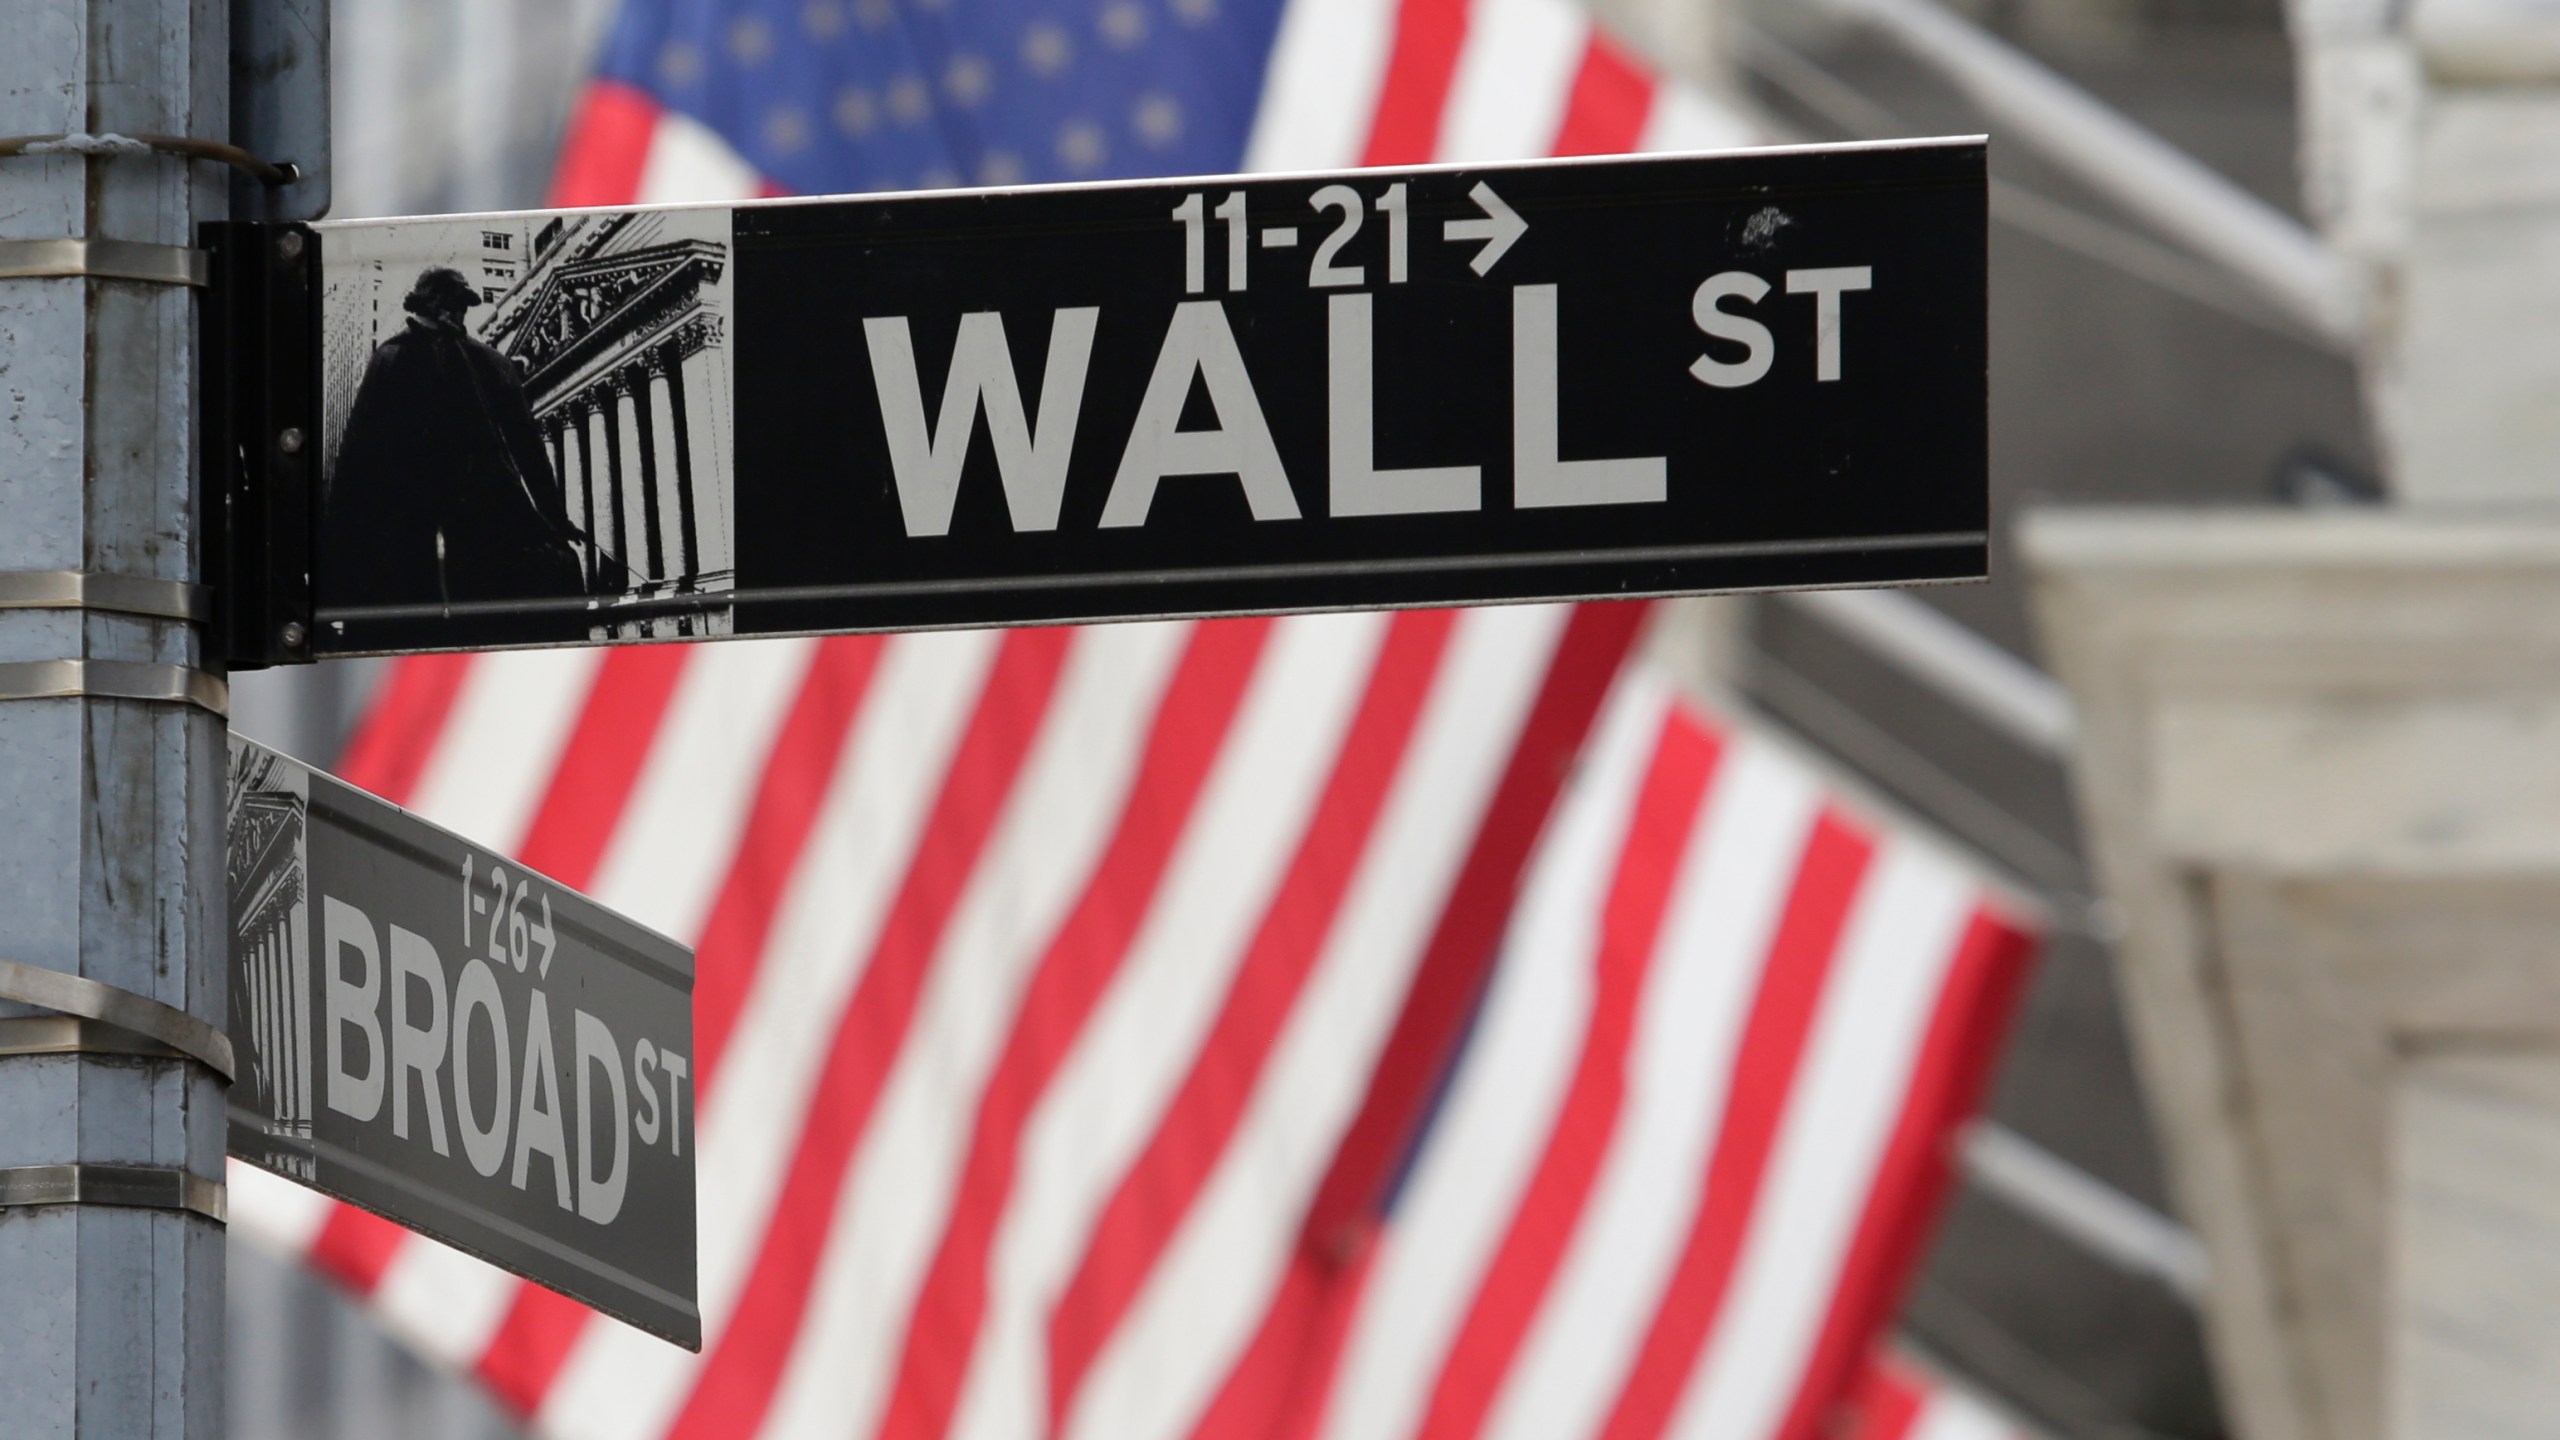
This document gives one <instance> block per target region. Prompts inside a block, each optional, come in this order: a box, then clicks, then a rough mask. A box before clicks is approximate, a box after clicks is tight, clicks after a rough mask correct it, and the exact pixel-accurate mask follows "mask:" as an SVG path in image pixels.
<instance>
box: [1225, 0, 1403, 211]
mask: <svg viewBox="0 0 2560 1440" xmlns="http://www.w3.org/2000/svg"><path fill="white" fill-rule="evenodd" d="M1395 38H1396V7H1395V6H1394V5H1382V4H1379V3H1377V0H1290V3H1289V4H1288V5H1287V6H1286V7H1285V8H1284V9H1283V10H1282V11H1281V13H1280V31H1279V34H1278V36H1277V38H1276V39H1275V40H1274V41H1273V43H1272V47H1271V59H1270V61H1269V63H1268V64H1267V65H1266V66H1265V68H1264V71H1263V80H1262V102H1261V104H1260V106H1259V107H1258V108H1257V109H1256V110H1255V111H1254V116H1253V136H1252V138H1251V140H1249V141H1248V142H1247V143H1246V145H1245V152H1244V168H1245V169H1247V170H1264V171H1268V170H1338V169H1341V168H1343V167H1345V166H1350V165H1357V164H1359V163H1360V152H1361V151H1362V150H1363V149H1364V148H1366V147H1367V145H1368V143H1369V127H1370V124H1371V122H1372V121H1373V120H1374V119H1375V118H1376V116H1377V113H1378V98H1379V95H1380V93H1381V92H1382V91H1383V90H1384V89H1385V86H1386V77H1387V61H1388V58H1389V56H1390V55H1392V54H1393V52H1394V49H1395Z"/></svg>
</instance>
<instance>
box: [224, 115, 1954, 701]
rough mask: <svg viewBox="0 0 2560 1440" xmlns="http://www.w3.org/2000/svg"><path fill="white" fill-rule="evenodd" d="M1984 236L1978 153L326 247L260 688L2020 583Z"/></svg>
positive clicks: (378, 232) (393, 234)
mask: <svg viewBox="0 0 2560 1440" xmlns="http://www.w3.org/2000/svg"><path fill="white" fill-rule="evenodd" d="M1984 197H1985V188H1984V147H1983V145H1982V143H1981V142H1980V141H1978V140H1952V141H1927V142H1913V143H1907V144H1890V145H1863V146H1829V147H1807V148H1797V149H1785V150H1766V151H1754V152H1738V153H1732V154H1724V155H1699V156H1664V157H1637V158H1612V159H1593V160H1565V161H1548V162H1541V163H1535V164H1524V165H1504V166H1460V167H1433V168H1417V169H1402V170H1366V171H1352V172H1343V173H1339V174H1321V175H1298V176H1284V177H1270V178H1261V177H1256V178H1218V179H1192V180H1180V181H1171V182H1161V183H1157V182H1149V183H1127V184H1107V185H1085V186H1062V187H1054V188H1043V189H1024V190H1001V191H997V190H991V191H962V192H945V193H939V194H923V195H912V196H883V197H877V198H862V197H854V198H834V199H822V200H807V201H773V202H761V203H755V204H746V205H738V206H722V207H693V208H684V207H676V208H658V209H646V210H634V211H584V212H562V213H538V214H515V215H490V216H480V217H461V218H450V219H436V220H402V221H383V222H352V223H347V224H330V225H323V226H320V227H317V229H316V232H315V233H314V234H313V236H312V250H313V251H314V252H315V253H316V254H317V256H318V257H319V259H318V269H317V281H316V283H317V285H318V292H317V300H318V307H317V309H318V317H317V321H316V328H317V329H318V331H319V336H320V339H319V342H318V344H319V360H318V363H317V366H316V371H317V380H316V392H317V393H316V398H315V400H314V402H313V405H312V419H311V422H310V423H311V427H312V430H313V432H314V436H315V438H316V439H317V441H318V445H319V454H318V459H319V461H320V466H319V469H320V471H321V474H320V476H319V477H318V481H317V483H318V485H319V491H318V494H317V496H316V497H314V498H316V500H317V504H316V505H310V506H308V511H307V513H309V514H311V515H313V516H316V519H313V520H311V521H309V522H307V523H308V527H309V528H308V531H307V533H306V532H304V531H300V530H297V531H295V532H294V533H293V534H292V535H290V536H286V537H285V538H284V540H283V541H282V542H280V543H284V544H286V545H287V546H288V547H290V546H292V545H301V546H307V547H308V550H309V556H310V562H309V565H308V567H307V569H308V573H309V576H310V581H309V587H310V588H309V592H308V593H309V599H310V608H309V610H308V611H302V612H298V613H297V614H295V615H293V616H291V617H289V618H291V619H293V620H295V621H297V622H298V623H300V624H301V626H302V628H301V629H297V630H294V631H292V632H290V633H291V634H292V636H293V637H294V638H296V639H298V640H300V641H302V642H303V643H302V644H301V645H300V646H299V647H290V646H289V647H287V648H286V649H285V650H284V651H282V652H279V653H276V654H273V655H271V656H269V657H267V658H297V657H299V656H300V655H303V654H328V653H339V654H344V653H367V652H397V651H412V650H433V649H455V648H485V647H494V646H507V645H548V644H563V643H611V642H616V641H626V640H646V639H675V638H689V637H696V636H707V635H731V634H735V635H748V634H792V633H810V632H839V631H854V630H885V629H909V628H922V627H931V626H948V625H1005V624H1026V623H1043V622H1050V621H1070V620H1098V619H1117V618H1131V617H1140V616H1167V615H1211V614H1235V613H1268V612H1282V611H1293V610H1331V609H1347V608H1361V607H1370V606H1396V605H1420V604H1444V603H1482V602H1496V601H1510V600H1546V599H1567V598H1591V597H1603V598H1605V597H1620V596H1638V595H1663V594H1680V593H1694V592H1701V591H1714V590H1742V589H1762V588H1801V587H1812V586H1825V585H1872V584H1888V583H1902V582H1923V581H1943V580H1959V579H1970V578H1977V577H1980V576H1981V575H1983V574H1984V573H1985V566H1986V545H1985V527H1986V524H1987V513H1988V511H1987V505H1988V500H1987V483H1986V474H1987V463H1986V442H1985V419H1986V404H1985V337H1984V315H1985V293H1986V285H1985V252H1984V239H1985V205H1984ZM264 233H265V234H272V233H273V232H264ZM300 263H303V264H309V263H310V261H309V260H308V258H307V257H306V258H305V259H304V260H303V261H301V262H300ZM262 283H266V282H262ZM287 328H290V327H289V326H288V327H287ZM266 343H268V344H270V345H272V344H275V343H277V342H275V341H274V340H273V338H272V336H269V337H268V338H267V341H266ZM244 413H245V412H244ZM261 413H268V412H261ZM242 423H243V424H244V425H246V424H250V423H260V422H252V421H243V422H242ZM302 443H303V442H302V441H301V440H300V439H299V438H297V443H296V445H295V446H294V447H290V448H291V449H292V450H293V451H294V453H295V454H296V455H297V456H298V457H299V458H298V459H297V460H295V461H294V464H293V466H285V467H284V469H285V470H286V471H289V472H291V473H302V471H300V470H296V469H295V468H294V467H295V466H304V465H305V463H306V462H307V460H308V459H309V458H310V457H308V456H303V455H301V454H300V446H301V444H302ZM243 453H249V452H243ZM303 483H305V484H309V483H312V482H310V481H307V480H306V481H305V482H303ZM272 508H273V513H274V514H275V515H280V516H285V517H292V516H297V515H301V514H304V513H306V511H305V509H304V508H303V507H300V506H297V505H295V504H292V503H282V504H278V505H275V506H274V507H272ZM244 513H245V512H244ZM270 523H271V524H281V525H284V526H286V527H287V528H290V527H291V526H292V524H293V523H294V522H292V521H291V520H290V519H287V520H284V521H270ZM274 572H275V573H276V574H279V575H284V576H285V577H286V578H285V580H283V581H280V582H278V584H277V585H276V586H275V587H274V589H275V593H278V594H283V595H288V596H290V595H292V594H295V593H297V592H296V590H295V587H296V586H298V585H300V583H301V581H300V578H299V577H300V575H301V574H302V573H303V572H302V571H301V570H300V569H296V568H294V567H293V566H292V565H290V564H283V565H278V566H275V567H274ZM270 628H271V629H281V627H272V626H271V627H270ZM253 648H254V647H253ZM269 648H270V649H272V648H274V647H273V646H272V645H270V646H269Z"/></svg>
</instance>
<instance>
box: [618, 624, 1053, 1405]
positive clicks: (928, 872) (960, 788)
mask: <svg viewBox="0 0 2560 1440" xmlns="http://www.w3.org/2000/svg"><path fill="white" fill-rule="evenodd" d="M1073 634H1074V632H1073V631H1069V630H1047V629H1043V630H1016V631H1013V632H1010V633H1008V634H1007V635H1006V636H1005V637H1004V639H1003V641H1002V642H1001V645H1000V647H999V649H998V651H997V653H996V659H995V663H994V666H993V667H992V668H991V669H990V670H989V672H988V675H987V680H986V684H985V688H984V689H983V690H982V691H981V693H980V695H979V698H978V703H977V707H976V710H975V712H974V713H973V714H972V715H971V716H970V719H969V728H968V730H967V731H966V732H965V733H964V734H963V735H962V736H961V738H960V743H959V746H958V748H957V749H956V750H955V751H954V752H953V755H952V760H951V766H950V769H949V770H948V771H947V772H945V774H944V776H943V782H942V788H941V790H940V792H939V793H938V794H937V795H936V797H935V800H934V805H933V809H932V810H931V812H929V813H930V818H929V819H928V821H927V822H926V828H925V832H924V834H923V835H921V836H919V837H918V839H917V843H916V847H915V850H914V852H913V853H912V855H911V857H910V859H909V860H908V863H907V873H906V875H905V876H904V877H903V878H902V879H901V881H900V882H899V887H898V894H897V899H896V900H895V901H894V902H893V903H892V905H891V907H890V910H889V914H888V918H887V919H886V920H885V921H884V922H883V923H882V925H881V928H880V934H879V936H878V938H877V939H876V940H875V941H874V942H873V945H872V951H871V954H870V955H869V956H868V957H866V959H865V963H864V965H863V968H862V972H861V974H862V978H861V979H860V980H859V981H858V982H856V984H855V988H854V993H853V997H852V999H851V1000H850V1001H848V1002H847V1004H846V1006H845V1009H844V1014H843V1017H842V1018H841V1019H840V1020H839V1021H838V1022H837V1026H836V1031H835V1035H834V1038H833V1039H832V1040H831V1041H830V1042H829V1044H828V1049H827V1057H826V1062H825V1069H824V1070H822V1071H821V1072H820V1073H819V1078H818V1082H817V1084H816V1086H815V1087H814V1088H813V1090H812V1091H811V1095H810V1104H809V1111H808V1115H807V1120H806V1126H805V1128H804V1129H803V1130H802V1132H801V1134H800V1137H799V1143H798V1144H797V1146H795V1147H794V1149H793V1152H792V1156H791V1168H790V1171H789V1173H788V1174H787V1175H786V1176H785V1177H784V1180H783V1184H782V1189H781V1193H780V1195H779V1196H778V1198H777V1199H776V1201H775V1204H774V1211H773V1218H772V1221H771V1223H770V1224H769V1225H768V1226H767V1227H766V1229H765V1233H764V1238H763V1240H762V1242H761V1243H760V1244H759V1246H758V1248H757V1251H756V1259H755V1266H754V1269H753V1270H751V1271H750V1272H749V1274H748V1277H747V1282H746V1284H745V1286H744V1287H743V1288H742V1289H741V1290H740V1291H739V1294H738V1300H737V1306H736V1309H735V1311H734V1312H733V1313H732V1315H731V1316H730V1319H729V1323H728V1325H727V1326H726V1328H724V1329H723V1330H722V1331H721V1333H720V1334H719V1335H718V1336H716V1337H715V1338H714V1340H713V1343H712V1348H711V1353H710V1354H709V1355H707V1356H706V1357H705V1358H704V1362H703V1366H702V1370H701V1373H700V1375H699V1376H698V1377H697V1379H696V1380H695V1382H694V1387H693V1392H692V1393H691V1394H690V1395H689V1396H687V1397H686V1400H685V1405H684V1409H683V1410H682V1411H681V1412H680V1413H679V1414H678V1415H677V1416H676V1419H675V1423H674V1424H673V1425H671V1426H670V1427H668V1430H667V1434H668V1435H669V1437H671V1440H672V1437H684V1436H700V1437H713V1436H726V1435H741V1434H749V1433H752V1432H753V1431H754V1430H755V1429H756V1427H757V1426H758V1425H760V1424H761V1423H762V1421H763V1418H764V1413H765V1409H766V1407H767V1406H769V1405H770V1404H772V1402H773V1391H774V1387H775V1386H776V1385H777V1384H779V1383H780V1381H781V1378H782V1372H783V1369H784V1367H785V1366H786V1365H787V1364H788V1363H789V1362H790V1359H791V1353H792V1350H793V1349H794V1347H795V1344H796V1342H797V1340H798V1338H799V1333H800V1327H801V1324H802V1320H803V1317H804V1316H805V1315H806V1313H807V1311H808V1304H809V1293H810V1287H811V1285H812V1284H813V1283H814V1282H815V1280H816V1279H817V1267H818V1261H819V1258H820V1257H821V1256H822V1255H823V1254H824V1253H825V1250H826V1243H827V1234H828V1227H829V1223H830V1221H831V1219H832V1217H833V1215H834V1211H835V1204H836V1193H837V1191H838V1190H840V1189H841V1188H842V1187H843V1184H844V1174H845V1170H846V1167H848V1166H849V1165H851V1164H852V1163H853V1156H854V1152H855V1150H856V1149H857V1148H858V1146H859V1145H860V1143H861V1140H862V1136H863V1132H864V1131H865V1130H866V1129H867V1128H868V1126H869V1124H870V1119H871V1112H872V1109H873V1107H874V1105H875V1104H876V1103H877V1102H878V1100H879V1098H880V1091H881V1089H882V1087H883V1086H884V1085H886V1084H887V1081H888V1076H889V1070H890V1067H891V1066H892V1065H893V1064H894V1063H895V1062H896V1060H897V1057H898V1053H899V1051H900V1049H901V1048H902V1047H903V1046H904V1044H905V1041H906V1035H907V1030H908V1026H909V1024H910V1022H911V1021H912V1020H913V1019H914V1016H915V1009H916V1004H917V1001H918V999H919V998H920V997H921V995H922V993H923V989H924V984H925V979H926V976H927V974H928V972H929V970H930V968H931V966H932V963H933V959H934V956H935V953H936V952H937V951H938V950H939V949H940V948H941V944H942V936H943V931H944V929H945V928H946V927H947V926H948V924H949V922H950V919H951V913H952V911H953V909H954V908H955V907H956V906H957V905H958V904H959V901H960V896H961V894H962V892H963V891H964V890H965V889H966V887H967V885H968V881H969V877H970V875H971V874H972V873H974V872H975V871H976V870H977V868H978V860H979V856H980V854H981V853H982V852H983V851H984V850H985V848H986V843H987V837H988V835H989V834H990V833H992V832H993V831H994V829H995V826H996V822H997V820H998V819H999V818H1000V817H1001V816H1002V814H1003V812H1004V806H1005V801H1006V800H1007V798H1008V797H1010V796H1011V794H1012V792H1013V789H1014V785H1015V782H1016V780H1017V779H1018V778H1019V776H1020V775H1021V772H1022V765H1023V762H1024V759H1025V758H1026V757H1027V756H1028V755H1029V754H1030V751H1031V746H1032V743H1033V741H1034V740H1036V739H1037V738H1038V736H1039V733H1040V728H1041V724H1042V722H1043V721H1044V720H1045V718H1046V717H1047V714H1048V710H1049V703H1050V699H1051V697H1052V696H1053V695H1054V693H1055V691H1056V689H1057V681H1058V674H1059V671H1060V670H1061V669H1062V668H1063V667H1064V665H1065V662H1066V654H1067V647H1068V644H1069V643H1070V640H1071V638H1072V636H1073ZM806 828H807V827H806V825H805V823H804V824H803V826H802V830H803V832H804V833H805V830H806ZM797 851H798V841H797V840H796V839H795V840H794V842H793V845H792V849H791V851H790V852H789V853H797ZM695 1043H696V1044H697V1045H699V1044H700V1043H701V1041H700V1037H699V1036H697V1037H696V1040H695Z"/></svg>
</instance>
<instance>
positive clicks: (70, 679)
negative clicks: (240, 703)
mask: <svg viewBox="0 0 2560 1440" xmlns="http://www.w3.org/2000/svg"><path fill="white" fill-rule="evenodd" d="M79 699H90V700H149V701H156V702H158V703H161V704H167V705H193V706H195V707H196V708H197V709H199V710H208V711H211V712H212V713H214V714H216V715H229V714H230V713H231V687H230V686H229V685H227V684H225V683H223V679H222V677H221V676H219V675H216V674H213V673H212V672H211V671H207V670H197V669H194V668H192V667H190V666H185V665H158V664H149V663H145V662H142V661H135V660H13V661H8V662H5V663H0V700H79Z"/></svg>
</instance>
